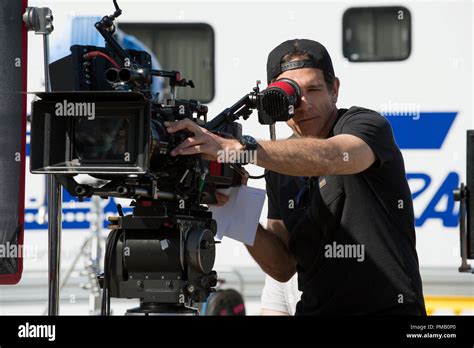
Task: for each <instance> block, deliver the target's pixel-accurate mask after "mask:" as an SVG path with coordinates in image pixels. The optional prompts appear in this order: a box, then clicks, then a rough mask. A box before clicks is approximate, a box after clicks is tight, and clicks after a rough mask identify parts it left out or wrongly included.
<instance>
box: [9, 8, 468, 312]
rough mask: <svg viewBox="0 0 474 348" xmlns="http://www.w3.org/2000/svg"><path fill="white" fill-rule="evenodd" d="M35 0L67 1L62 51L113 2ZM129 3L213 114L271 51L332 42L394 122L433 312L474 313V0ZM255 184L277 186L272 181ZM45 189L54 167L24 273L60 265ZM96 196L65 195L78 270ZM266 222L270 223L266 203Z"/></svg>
mask: <svg viewBox="0 0 474 348" xmlns="http://www.w3.org/2000/svg"><path fill="white" fill-rule="evenodd" d="M28 5H29V6H38V7H49V8H51V10H52V11H53V14H54V26H55V31H54V32H53V33H52V34H51V37H50V40H51V49H52V50H54V49H55V47H56V46H57V45H59V43H60V42H61V40H67V39H68V38H69V37H70V31H71V24H70V23H71V21H72V18H74V17H79V16H102V15H105V14H109V13H111V12H112V10H113V5H112V1H111V0H80V1H75V0H68V1H65V0H63V1H61V0H54V1H43V0H30V1H29V4H28ZM119 5H120V7H121V8H122V10H123V14H122V16H121V17H120V18H119V21H118V22H119V27H120V28H121V29H122V30H124V31H125V32H126V33H128V34H132V35H135V36H136V37H137V38H138V39H140V40H141V41H142V42H144V43H145V44H146V45H147V46H148V47H149V48H150V49H151V50H152V51H153V52H154V53H155V54H156V56H157V57H158V60H159V61H160V63H161V65H162V66H163V67H164V68H166V69H176V70H180V71H181V73H182V74H183V76H184V77H186V78H189V79H192V80H193V81H194V82H195V84H196V86H197V88H196V91H195V92H193V93H195V94H190V93H191V92H190V91H188V90H186V91H181V90H180V91H178V92H179V93H181V92H182V93H181V94H180V95H179V96H180V97H181V98H191V97H192V98H194V99H200V100H202V101H203V102H205V103H206V105H208V107H209V114H208V117H209V118H212V117H213V116H214V115H217V114H218V113H219V112H220V111H222V110H223V109H224V108H226V107H228V106H230V105H232V104H233V103H234V102H236V101H237V100H238V99H240V98H241V97H242V96H243V95H244V94H246V93H248V92H250V91H251V90H252V88H253V87H254V86H255V83H256V80H261V81H262V82H263V84H262V87H264V86H265V85H266V84H265V82H266V70H265V66H266V59H267V55H268V53H269V52H270V50H272V49H273V48H274V47H275V46H277V45H278V44H279V43H281V42H282V41H285V40H288V39H292V38H309V39H313V40H317V41H319V42H321V43H322V44H323V45H325V47H326V48H327V49H328V51H329V53H330V55H331V57H332V60H333V65H334V69H335V72H336V75H337V76H338V77H339V79H340V81H341V88H340V93H339V101H338V106H339V107H350V106H352V105H358V106H363V107H366V108H370V109H373V110H376V111H379V112H381V113H383V114H384V115H385V116H386V117H387V118H388V120H389V121H390V123H391V124H392V127H393V130H394V134H395V137H396V140H397V142H398V145H399V146H400V148H401V150H402V153H403V156H404V158H405V166H406V172H407V177H408V181H409V185H410V188H411V190H412V194H413V199H414V207H415V216H416V231H417V251H418V256H419V260H420V267H421V274H422V279H423V283H424V293H425V297H426V300H427V309H428V311H429V312H430V313H433V311H444V310H446V311H447V312H448V313H455V314H459V313H461V312H462V313H471V314H472V313H474V303H473V301H474V275H472V274H461V273H458V270H457V267H458V266H459V264H460V246H459V203H457V202H455V201H454V198H453V194H452V192H453V190H454V189H455V188H457V187H459V185H460V182H465V181H466V178H465V168H466V130H467V129H473V128H474V118H473V116H472V115H473V112H474V104H473V80H474V72H473V58H474V57H473V54H474V50H473V39H474V37H473V35H474V33H473V23H472V21H473V18H474V6H473V3H472V1H471V0H464V1H463V0H459V1H448V0H446V1H433V2H428V1H421V0H420V1H407V0H400V1H374V0H372V1H366V0H359V1H344V0H342V1H262V0H255V1H230V0H225V1H205V2H203V1H176V0H175V1H161V0H156V1H151V0H149V1H146V0H120V1H119ZM41 52H42V40H40V39H39V38H35V37H33V36H32V35H31V36H30V37H29V75H28V81H29V85H28V90H29V91H41V90H43V88H44V87H43V86H42V80H43V77H42V76H43V69H42V64H43V62H42V59H40V58H39V57H40V56H41V55H42V53H41ZM240 122H241V123H242V124H243V129H244V134H251V135H253V136H254V137H256V138H259V139H268V138H269V135H268V134H269V133H268V127H266V126H262V125H260V124H259V123H258V120H257V116H256V113H255V114H254V115H253V116H251V117H250V118H249V120H247V121H245V122H243V121H240ZM288 135H289V129H288V128H287V127H286V125H284V124H278V125H277V137H278V138H284V137H287V136H288ZM27 166H28V163H27ZM248 170H249V171H250V172H251V173H253V174H257V173H258V174H260V173H261V171H262V169H261V168H260V169H259V168H257V167H252V166H249V167H248ZM249 185H251V186H256V187H259V188H264V187H265V182H264V180H250V182H249ZM44 190H45V188H44V177H43V176H41V175H31V174H29V173H28V175H27V188H26V195H27V197H26V216H25V218H26V219H25V221H26V231H25V244H26V245H27V244H28V243H29V242H30V241H31V242H32V243H33V244H34V243H36V244H35V245H39V246H40V247H39V248H40V250H42V256H41V257H40V260H42V261H41V262H32V261H31V262H30V260H28V259H27V260H25V267H24V269H25V274H24V275H23V278H24V279H23V281H24V282H26V281H27V278H28V272H29V271H30V270H31V269H37V270H42V271H46V265H47V263H46V260H47V258H46V257H45V250H46V249H45V248H46V240H47V238H46V225H45V224H44V223H41V222H42V221H41V218H42V215H41V207H42V205H44V201H43V197H44ZM105 204H106V205H107V206H106V207H105V208H106V212H107V213H108V214H110V213H112V212H114V211H115V208H114V203H113V202H112V201H108V202H105V201H104V205H105ZM90 206H91V203H90V202H83V203H80V202H77V201H76V200H75V199H73V198H72V197H70V196H69V195H67V194H65V195H64V202H63V207H64V210H63V220H64V226H63V231H64V233H63V258H64V262H63V266H64V267H66V266H67V265H68V264H69V263H70V262H71V261H72V260H73V255H74V254H75V252H77V249H78V247H79V245H80V244H81V241H82V240H83V239H84V238H85V236H86V235H87V229H88V226H89V223H88V219H89V218H90V212H89V210H90ZM261 221H262V222H265V221H266V208H265V207H264V209H263V211H262V216H261ZM217 253H218V254H217V260H216V266H215V269H216V270H217V271H219V269H223V270H225V269H227V268H234V269H237V270H238V271H239V272H240V273H241V274H242V276H243V278H244V280H245V282H246V284H252V286H253V287H252V286H249V287H247V292H245V293H244V295H245V296H246V298H252V297H254V298H258V297H259V296H260V290H261V287H262V286H263V281H264V278H263V274H262V273H261V271H259V268H258V265H257V264H256V263H255V262H254V261H253V259H252V258H251V257H250V256H249V254H248V253H247V251H246V249H245V247H244V246H243V245H242V244H241V243H238V242H235V241H233V240H230V239H225V240H224V241H223V243H222V244H219V245H218V251H217ZM68 256H69V257H68ZM248 289H250V290H248ZM12 290H13V288H12ZM252 291H253V292H252Z"/></svg>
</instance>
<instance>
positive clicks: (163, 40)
mask: <svg viewBox="0 0 474 348" xmlns="http://www.w3.org/2000/svg"><path fill="white" fill-rule="evenodd" d="M119 28H120V29H122V30H123V31H124V32H125V33H126V34H130V35H133V36H135V37H136V38H137V39H138V40H140V41H141V42H143V43H144V44H145V45H146V46H148V48H150V50H151V51H152V52H150V53H154V54H155V56H156V57H157V58H158V61H159V63H160V65H161V69H162V70H177V71H179V72H180V73H181V76H182V77H183V78H185V79H186V80H192V81H193V82H194V85H195V88H191V87H185V88H183V87H176V93H177V98H179V99H194V100H198V101H200V102H202V103H208V102H210V101H211V100H212V99H213V98H214V31H213V29H212V27H211V26H210V25H208V24H156V23H120V24H119ZM165 87H166V89H165V92H164V95H165V96H168V97H169V86H168V81H166V84H165Z"/></svg>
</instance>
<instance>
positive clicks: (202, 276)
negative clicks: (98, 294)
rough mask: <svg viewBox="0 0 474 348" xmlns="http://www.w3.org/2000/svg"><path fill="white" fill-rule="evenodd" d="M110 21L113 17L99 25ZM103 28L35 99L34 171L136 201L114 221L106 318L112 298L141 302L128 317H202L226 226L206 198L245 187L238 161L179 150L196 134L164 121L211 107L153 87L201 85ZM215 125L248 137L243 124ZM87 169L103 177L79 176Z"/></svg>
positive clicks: (73, 190) (201, 119)
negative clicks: (101, 41) (221, 227)
mask: <svg viewBox="0 0 474 348" xmlns="http://www.w3.org/2000/svg"><path fill="white" fill-rule="evenodd" d="M106 23H107V21H106V20H105V17H104V19H103V20H102V21H101V22H98V23H97V24H96V27H99V28H102V27H103V26H104V25H106ZM109 24H110V23H109ZM99 31H100V30H99ZM101 34H102V35H103V36H104V38H105V39H106V41H107V42H108V45H107V46H106V47H105V48H102V47H95V46H80V45H74V46H72V47H71V54H70V55H69V56H67V57H64V58H62V59H60V60H58V61H56V62H53V63H52V64H50V75H51V82H52V83H51V86H52V89H53V92H45V93H37V97H38V98H39V99H38V100H35V101H34V102H33V103H32V122H31V153H30V170H31V172H32V173H37V174H54V175H56V177H57V179H58V181H59V182H60V183H61V184H62V186H64V188H65V189H66V190H67V191H68V192H69V193H70V194H71V195H73V196H76V197H78V198H79V199H83V198H87V197H91V196H92V195H98V196H101V197H104V198H106V197H119V198H130V199H133V200H134V201H133V202H132V205H133V206H134V209H133V213H132V214H131V215H127V216H123V214H122V213H121V208H120V207H118V212H119V216H116V217H113V218H111V219H110V220H109V221H110V225H109V228H110V229H111V230H112V232H111V233H110V234H109V238H108V240H107V243H106V253H105V266H104V274H103V275H100V276H99V278H98V279H99V284H101V287H102V288H103V289H104V292H103V307H102V308H103V311H102V313H103V314H108V313H109V311H110V308H109V306H110V305H109V304H107V303H109V302H110V297H120V298H140V307H139V308H138V309H133V310H130V311H129V314H137V313H141V314H151V313H153V314H157V313H166V312H173V313H181V314H186V313H191V314H195V310H194V309H191V306H192V305H193V303H196V302H203V301H205V300H206V299H207V297H208V296H209V294H210V293H211V292H213V291H214V286H215V285H216V282H217V274H216V272H215V271H213V270H212V267H213V265H214V261H215V244H216V242H215V241H214V236H215V235H216V232H217V224H216V221H215V220H213V219H212V213H211V212H210V211H209V210H208V208H207V207H206V206H205V205H204V204H211V203H216V202H217V200H216V197H215V194H216V190H217V189H218V188H226V187H230V186H238V185H240V183H241V175H240V174H239V173H238V172H237V171H236V170H235V169H236V168H238V167H239V165H238V164H234V165H232V166H231V165H229V164H224V163H218V162H211V161H207V160H205V159H203V158H202V157H201V156H200V155H194V156H176V157H173V156H171V155H170V151H171V150H172V149H173V148H174V147H176V146H177V145H178V144H179V143H181V142H182V141H183V140H185V139H186V138H187V137H188V136H190V134H189V133H188V132H185V131H181V132H177V133H173V134H169V133H168V132H167V131H166V127H165V126H164V122H165V121H169V122H173V121H177V120H183V119H185V118H188V119H191V120H192V121H193V122H196V123H197V124H199V125H203V126H204V125H205V124H206V121H207V107H206V106H204V105H201V104H200V103H199V102H197V101H195V100H179V99H174V98H172V99H170V100H167V101H166V102H165V103H159V102H158V98H154V97H153V96H152V95H151V92H150V86H151V83H152V79H151V76H153V75H154V76H163V77H166V78H168V79H169V84H170V88H171V90H172V91H174V88H181V87H186V86H191V87H192V86H193V83H192V81H186V80H185V79H183V78H181V75H180V73H179V72H177V71H161V70H153V69H151V58H150V55H149V54H148V53H146V52H141V51H135V50H123V49H121V47H120V46H119V45H118V43H117V42H116V41H115V40H114V38H113V37H112V35H111V34H110V32H109V31H105V32H103V31H102V32H101ZM173 95H174V93H172V96H173ZM213 131H218V132H219V134H221V135H225V136H228V137H235V138H238V137H240V136H241V134H242V128H241V125H240V124H238V123H236V122H231V123H225V124H222V125H220V126H219V127H216V129H213ZM79 174H87V175H89V176H91V177H92V178H93V179H94V181H93V182H89V183H87V184H84V183H81V182H78V181H76V177H77V175H79Z"/></svg>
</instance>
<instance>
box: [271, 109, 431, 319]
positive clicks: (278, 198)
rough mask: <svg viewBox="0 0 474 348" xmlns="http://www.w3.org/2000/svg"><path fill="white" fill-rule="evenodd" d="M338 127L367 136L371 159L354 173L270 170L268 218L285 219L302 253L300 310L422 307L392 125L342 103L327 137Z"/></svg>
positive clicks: (294, 248)
mask: <svg viewBox="0 0 474 348" xmlns="http://www.w3.org/2000/svg"><path fill="white" fill-rule="evenodd" d="M338 134H352V135H354V136H356V137H358V138H360V139H362V140H363V141H364V142H365V143H366V144H367V145H368V146H370V148H371V149H372V151H373V152H374V154H375V156H376V161H375V162H374V164H373V165H372V166H371V167H370V168H368V169H366V170H365V171H363V172H361V173H357V174H353V175H331V176H324V177H313V178H309V179H308V178H301V177H295V176H288V175H283V174H279V173H276V172H269V174H268V175H267V177H266V181H267V195H268V218H269V219H278V220H283V222H284V224H285V226H286V228H287V230H288V231H289V233H290V242H289V248H290V252H291V253H292V254H293V255H294V256H295V258H296V260H297V272H298V287H299V289H300V290H301V291H302V292H303V294H302V297H301V300H300V301H299V302H298V304H297V307H296V314H297V315H298V314H311V315H313V314H328V315H339V314H372V313H378V314H425V313H426V312H425V306H424V301H423V294H422V284H421V278H420V273H419V266H418V256H417V253H416V249H415V228H414V214H413V202H412V198H411V193H410V189H409V187H408V183H407V180H406V176H405V166H404V162H403V157H402V154H401V152H400V150H399V148H398V146H397V144H396V143H395V140H394V138H393V134H392V129H391V127H390V124H389V123H388V122H387V120H386V119H385V118H384V117H383V116H381V115H380V114H378V113H376V112H375V111H372V110H368V109H363V108H360V107H351V108H350V109H348V110H347V109H340V110H339V112H338V118H337V120H336V122H335V124H334V127H333V129H332V131H331V133H330V135H329V136H335V135H338ZM341 155H342V156H344V155H348V154H341ZM347 160H350V158H347ZM305 179H306V180H305ZM308 187H311V189H308ZM305 198H307V199H305ZM305 202H307V204H305Z"/></svg>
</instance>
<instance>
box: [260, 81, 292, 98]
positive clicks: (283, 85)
mask: <svg viewBox="0 0 474 348" xmlns="http://www.w3.org/2000/svg"><path fill="white" fill-rule="evenodd" d="M269 88H279V89H281V90H282V91H283V92H285V93H286V94H287V95H288V96H292V95H293V94H295V93H296V90H295V89H294V88H293V86H292V85H290V84H289V83H288V82H286V81H275V82H273V83H272V84H270V85H269V86H268V87H267V89H269Z"/></svg>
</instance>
